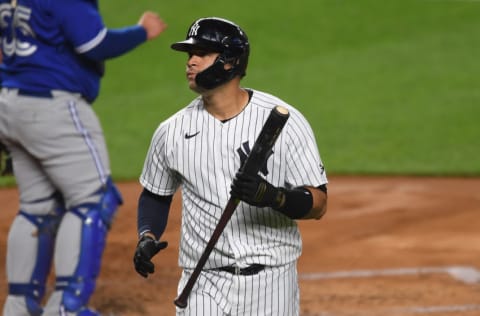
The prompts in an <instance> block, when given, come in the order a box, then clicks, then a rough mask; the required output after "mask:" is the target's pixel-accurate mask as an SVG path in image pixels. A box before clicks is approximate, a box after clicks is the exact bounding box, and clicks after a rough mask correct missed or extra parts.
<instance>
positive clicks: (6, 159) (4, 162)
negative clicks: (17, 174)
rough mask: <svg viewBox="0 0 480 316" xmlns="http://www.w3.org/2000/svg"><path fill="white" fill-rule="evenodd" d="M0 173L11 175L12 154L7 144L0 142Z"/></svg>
mask: <svg viewBox="0 0 480 316" xmlns="http://www.w3.org/2000/svg"><path fill="white" fill-rule="evenodd" d="M0 175H2V176H11V175H13V165H12V156H10V151H9V150H8V148H7V146H5V145H4V144H2V143H1V142H0Z"/></svg>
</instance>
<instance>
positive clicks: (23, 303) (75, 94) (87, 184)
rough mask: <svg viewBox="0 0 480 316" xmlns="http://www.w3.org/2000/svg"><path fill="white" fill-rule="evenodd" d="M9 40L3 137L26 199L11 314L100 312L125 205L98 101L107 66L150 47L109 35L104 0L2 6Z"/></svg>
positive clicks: (135, 35)
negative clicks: (109, 247) (105, 264)
mask: <svg viewBox="0 0 480 316" xmlns="http://www.w3.org/2000/svg"><path fill="white" fill-rule="evenodd" d="M0 35H1V47H2V55H3V64H2V66H1V72H2V92H1V95H0V140H2V142H4V143H5V144H6V145H7V147H8V149H9V150H10V152H11V155H12V158H13V168H14V173H15V178H16V182H17V185H18V189H19V194H20V210H19V213H18V215H17V216H16V217H15V219H14V221H13V223H12V226H11V228H10V231H9V235H8V246H7V279H8V288H9V292H8V293H9V294H8V297H7V298H6V301H5V305H4V309H3V313H4V314H3V315H4V316H32V315H44V316H47V315H48V316H50V315H52V316H53V315H55V316H58V315H79V316H90V315H97V313H96V312H95V311H93V310H91V309H89V308H88V307H87V305H88V301H89V299H90V297H91V295H92V294H93V292H94V289H95V283H96V279H97V277H98V274H99V271H100V264H101V256H102V253H103V250H104V246H105V241H106V235H107V232H108V229H109V227H110V225H111V224H112V220H113V217H114V214H115V213H116V211H117V209H118V206H119V205H120V204H121V202H122V201H121V196H120V193H119V192H118V190H117V189H116V187H115V185H114V184H113V182H112V180H111V177H110V174H111V172H110V166H109V157H108V153H107V148H106V144H105V140H104V136H103V131H102V128H101V126H100V123H99V120H98V118H97V116H96V114H95V113H94V111H93V108H92V106H91V103H92V102H93V101H94V100H95V99H96V98H97V96H98V93H99V84H100V79H101V77H102V76H103V73H104V60H106V59H108V58H112V57H116V56H119V55H122V54H124V53H126V52H128V51H130V50H132V49H133V48H135V47H136V46H138V45H139V44H141V43H143V42H145V41H146V40H147V32H146V29H145V28H144V27H142V26H140V25H135V26H131V27H125V28H121V29H114V30H110V29H108V28H106V27H105V25H104V23H103V20H102V17H101V16H100V13H99V11H98V3H97V1H88V0H12V1H6V0H0ZM52 261H54V264H55V274H56V282H55V291H54V292H53V293H52V294H51V295H50V297H48V298H47V299H45V300H44V295H45V292H46V280H47V278H48V274H49V271H50V266H51V264H52ZM43 301H46V305H45V306H44V307H42V306H41V303H42V302H43Z"/></svg>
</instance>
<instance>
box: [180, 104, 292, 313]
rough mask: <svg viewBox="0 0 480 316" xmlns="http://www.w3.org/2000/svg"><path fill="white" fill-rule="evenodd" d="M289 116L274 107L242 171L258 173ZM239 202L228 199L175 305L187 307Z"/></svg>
mask: <svg viewBox="0 0 480 316" xmlns="http://www.w3.org/2000/svg"><path fill="white" fill-rule="evenodd" d="M289 116H290V113H289V112H288V110H287V109H286V108H284V107H281V106H276V107H275V108H273V109H272V111H271V112H270V115H269V116H268V118H267V121H266V122H265V124H264V125H263V128H262V130H261V131H260V134H259V135H258V137H257V140H256V141H255V144H254V145H253V148H252V150H251V151H250V154H249V155H248V157H247V159H246V160H245V163H244V164H243V165H242V166H241V167H240V168H241V171H243V172H245V173H248V174H252V175H255V174H257V173H258V171H259V170H260V168H261V167H262V166H263V164H264V163H265V161H266V160H267V158H268V153H269V152H270V150H271V149H272V147H273V145H274V144H275V142H276V140H277V138H278V135H279V134H280V132H281V131H282V129H283V127H284V126H285V123H286V122H287V119H288V118H289ZM238 203H240V200H239V199H238V198H234V197H230V199H229V200H228V203H227V205H226V206H225V209H224V211H223V214H222V216H221V217H220V220H219V221H218V224H217V226H216V227H215V230H214V231H213V233H212V237H210V240H209V241H208V243H207V246H206V247H205V250H204V251H203V253H202V255H201V256H200V259H199V260H198V262H197V266H196V267H195V269H194V270H193V273H192V275H191V276H190V278H189V279H188V281H187V284H186V285H185V287H184V288H183V290H182V293H180V295H179V296H178V297H177V298H176V299H175V301H174V303H175V305H177V306H178V307H180V308H185V307H187V301H188V296H189V295H190V292H191V291H192V288H193V286H194V284H195V282H196V281H197V278H198V276H199V275H200V272H201V271H202V269H203V267H204V266H205V263H206V262H207V259H208V256H209V255H210V253H211V252H212V250H213V248H214V247H215V244H216V243H217V241H218V238H219V237H220V235H221V234H222V232H223V230H224V229H225V227H226V226H227V223H228V221H229V220H230V218H231V217H232V215H233V212H234V211H235V209H236V208H237V205H238Z"/></svg>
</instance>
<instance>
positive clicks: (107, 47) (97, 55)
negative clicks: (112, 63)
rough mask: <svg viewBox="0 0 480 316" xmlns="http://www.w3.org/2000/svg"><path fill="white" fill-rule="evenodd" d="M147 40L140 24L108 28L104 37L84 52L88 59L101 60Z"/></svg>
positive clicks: (118, 54) (119, 53) (115, 55)
mask: <svg viewBox="0 0 480 316" xmlns="http://www.w3.org/2000/svg"><path fill="white" fill-rule="evenodd" d="M146 40H147V32H146V31H145V29H144V28H143V27H142V26H140V25H135V26H130V27H125V28H121V29H112V30H108V31H107V34H106V35H105V37H104V39H103V40H102V41H101V42H100V43H99V44H98V45H97V46H95V47H93V48H92V49H90V50H89V51H86V52H85V53H84V55H85V56H87V57H88V58H90V59H93V60H96V61H102V60H105V59H109V58H114V57H117V56H120V55H122V54H124V53H126V52H128V51H130V50H132V49H134V48H135V47H137V46H138V45H140V44H142V43H143V42H145V41H146Z"/></svg>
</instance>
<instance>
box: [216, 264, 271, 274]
mask: <svg viewBox="0 0 480 316" xmlns="http://www.w3.org/2000/svg"><path fill="white" fill-rule="evenodd" d="M264 269H265V266H264V265H263V264H252V265H249V266H248V267H246V268H240V267H237V266H225V267H220V268H215V269H214V270H218V271H224V272H228V273H231V274H235V275H254V274H257V273H259V272H260V271H262V270H264Z"/></svg>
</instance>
